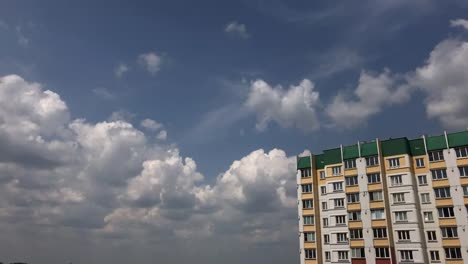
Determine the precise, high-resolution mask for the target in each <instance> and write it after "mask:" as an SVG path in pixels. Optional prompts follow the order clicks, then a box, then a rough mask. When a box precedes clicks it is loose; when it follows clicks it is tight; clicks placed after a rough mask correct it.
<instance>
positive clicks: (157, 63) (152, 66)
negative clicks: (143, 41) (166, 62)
mask: <svg viewBox="0 0 468 264" xmlns="http://www.w3.org/2000/svg"><path fill="white" fill-rule="evenodd" d="M138 62H139V63H140V64H141V65H143V66H144V67H145V68H146V70H147V71H148V72H149V73H150V74H151V75H155V74H156V73H157V72H159V70H160V69H161V64H162V58H161V56H159V55H158V54H156V52H153V51H152V52H148V53H144V54H140V55H139V56H138Z"/></svg>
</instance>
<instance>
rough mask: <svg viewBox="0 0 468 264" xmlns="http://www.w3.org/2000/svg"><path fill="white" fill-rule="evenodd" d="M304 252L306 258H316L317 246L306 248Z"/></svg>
mask: <svg viewBox="0 0 468 264" xmlns="http://www.w3.org/2000/svg"><path fill="white" fill-rule="evenodd" d="M304 252H305V258H306V259H315V258H317V252H316V250H315V248H312V249H306V250H304Z"/></svg>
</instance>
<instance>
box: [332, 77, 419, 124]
mask: <svg viewBox="0 0 468 264" xmlns="http://www.w3.org/2000/svg"><path fill="white" fill-rule="evenodd" d="M410 96H411V89H410V87H409V86H408V85H405V84H401V82H399V77H398V76H395V75H392V74H391V72H390V71H389V70H384V71H383V72H382V73H380V74H372V73H369V72H366V71H363V72H361V76H360V77H359V83H358V86H357V87H356V89H355V90H354V91H353V92H352V93H346V92H345V91H340V92H339V93H338V94H337V95H336V96H335V97H334V98H333V100H332V101H331V103H330V104H328V105H327V107H326V109H325V111H326V114H327V115H328V116H329V117H330V119H331V120H332V123H333V124H332V125H333V126H341V127H348V128H352V127H355V126H358V125H362V124H363V123H365V122H366V121H367V120H368V119H369V118H370V117H372V116H374V115H376V114H378V113H380V112H381V111H383V110H384V108H385V107H388V106H390V105H393V104H400V103H404V102H406V101H407V100H408V99H409V98H410Z"/></svg>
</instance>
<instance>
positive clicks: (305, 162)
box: [297, 156, 310, 169]
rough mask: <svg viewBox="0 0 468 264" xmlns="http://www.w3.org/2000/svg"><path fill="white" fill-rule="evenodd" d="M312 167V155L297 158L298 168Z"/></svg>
mask: <svg viewBox="0 0 468 264" xmlns="http://www.w3.org/2000/svg"><path fill="white" fill-rule="evenodd" d="M304 168H310V156H307V157H298V158H297V169H304Z"/></svg>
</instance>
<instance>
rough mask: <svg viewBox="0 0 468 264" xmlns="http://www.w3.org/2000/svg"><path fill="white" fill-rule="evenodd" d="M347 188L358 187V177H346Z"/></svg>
mask: <svg viewBox="0 0 468 264" xmlns="http://www.w3.org/2000/svg"><path fill="white" fill-rule="evenodd" d="M345 182H346V186H354V185H358V177H357V175H356V176H351V177H346V178H345Z"/></svg>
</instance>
